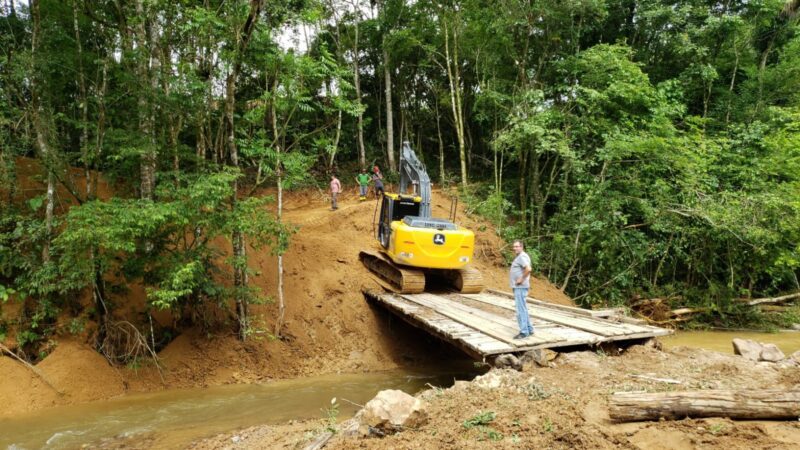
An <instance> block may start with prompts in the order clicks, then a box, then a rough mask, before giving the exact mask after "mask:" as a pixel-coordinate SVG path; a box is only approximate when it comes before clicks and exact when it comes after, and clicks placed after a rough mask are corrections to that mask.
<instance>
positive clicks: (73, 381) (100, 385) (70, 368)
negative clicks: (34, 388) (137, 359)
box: [36, 339, 125, 401]
mask: <svg viewBox="0 0 800 450" xmlns="http://www.w3.org/2000/svg"><path fill="white" fill-rule="evenodd" d="M36 367H37V368H38V369H39V370H41V371H42V373H44V374H45V375H46V376H47V378H48V379H49V380H50V381H51V382H52V383H53V384H54V385H55V386H56V387H57V388H59V390H61V391H62V392H64V394H65V395H66V397H67V399H66V400H67V401H69V400H71V399H74V400H76V401H91V400H100V399H105V398H110V397H114V396H117V395H120V394H123V393H124V392H125V385H124V382H123V378H122V375H121V374H120V373H119V371H118V370H117V369H115V368H113V367H111V365H110V364H109V363H108V361H106V359H105V358H103V356H101V355H100V354H99V353H97V352H96V351H95V350H94V349H93V348H91V347H90V346H88V345H86V344H83V343H80V342H76V341H74V340H71V339H64V340H61V341H60V342H59V343H58V346H56V348H55V350H54V351H53V352H52V353H50V354H49V355H48V356H47V358H45V359H44V360H43V361H42V362H41V363H39V364H38V365H37V366H36Z"/></svg>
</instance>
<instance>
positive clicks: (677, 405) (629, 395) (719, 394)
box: [609, 389, 800, 422]
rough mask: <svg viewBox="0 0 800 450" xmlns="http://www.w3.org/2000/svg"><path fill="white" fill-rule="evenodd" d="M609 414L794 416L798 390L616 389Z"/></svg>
mask: <svg viewBox="0 0 800 450" xmlns="http://www.w3.org/2000/svg"><path fill="white" fill-rule="evenodd" d="M609 415H610V416H611V418H612V419H613V420H617V421H620V422H636V421H641V420H658V419H661V418H664V419H683V418H685V417H729V418H731V419H781V420H797V419H798V417H800V390H788V391H787V390H785V389H765V390H743V391H731V390H709V391H683V392H658V393H638V392H617V393H615V394H614V395H613V396H612V397H611V402H610V405H609Z"/></svg>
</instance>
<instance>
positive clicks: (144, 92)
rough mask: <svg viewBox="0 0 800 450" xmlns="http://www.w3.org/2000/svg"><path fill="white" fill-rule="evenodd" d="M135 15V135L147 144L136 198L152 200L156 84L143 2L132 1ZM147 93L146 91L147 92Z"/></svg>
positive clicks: (150, 25)
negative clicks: (136, 87)
mask: <svg viewBox="0 0 800 450" xmlns="http://www.w3.org/2000/svg"><path fill="white" fill-rule="evenodd" d="M136 15H137V16H138V21H137V23H136V26H135V27H134V30H135V31H134V35H135V38H136V50H137V52H138V53H139V54H138V55H137V57H136V71H137V77H138V81H139V82H140V83H141V85H142V86H140V87H139V89H138V91H139V93H138V96H139V98H138V100H137V106H138V110H139V132H140V133H141V134H142V135H143V136H144V137H145V138H146V140H147V144H146V145H145V148H144V150H143V152H142V156H141V161H140V164H139V171H140V174H141V175H140V176H141V182H140V191H141V192H140V195H141V198H142V199H148V200H153V198H154V194H155V193H154V191H155V183H156V179H155V177H156V158H157V154H156V142H155V131H154V129H153V128H154V123H153V111H152V109H153V107H152V104H151V102H150V100H149V98H148V97H149V96H150V95H152V94H153V92H154V90H155V89H154V87H155V86H153V83H154V82H156V80H155V75H153V72H151V70H150V67H151V63H153V61H152V54H151V52H150V50H151V49H152V46H153V45H154V43H153V40H152V38H153V34H152V24H148V18H147V15H146V12H145V8H144V0H136ZM148 89H150V90H149V91H148Z"/></svg>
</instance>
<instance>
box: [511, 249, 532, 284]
mask: <svg viewBox="0 0 800 450" xmlns="http://www.w3.org/2000/svg"><path fill="white" fill-rule="evenodd" d="M526 267H532V266H531V257H530V256H528V254H527V253H525V252H521V253H520V254H519V255H517V257H516V258H514V262H512V263H511V270H510V271H509V281H510V282H511V287H512V288H530V287H531V276H530V275H528V276H527V277H525V279H524V280H522V283H521V284H517V278H519V277H521V276H522V275H523V274H524V273H525V268H526Z"/></svg>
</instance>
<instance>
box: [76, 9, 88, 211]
mask: <svg viewBox="0 0 800 450" xmlns="http://www.w3.org/2000/svg"><path fill="white" fill-rule="evenodd" d="M72 27H73V31H74V32H75V45H76V48H77V59H78V80H77V81H78V99H79V100H80V110H81V125H80V128H81V135H80V138H79V141H78V142H79V146H80V150H81V159H83V171H84V177H85V180H86V189H85V191H86V200H89V199H90V198H91V194H92V172H91V162H90V156H89V99H88V98H87V96H86V74H85V73H84V71H83V44H82V43H81V30H80V26H79V24H78V2H77V0H72Z"/></svg>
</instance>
